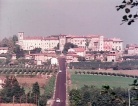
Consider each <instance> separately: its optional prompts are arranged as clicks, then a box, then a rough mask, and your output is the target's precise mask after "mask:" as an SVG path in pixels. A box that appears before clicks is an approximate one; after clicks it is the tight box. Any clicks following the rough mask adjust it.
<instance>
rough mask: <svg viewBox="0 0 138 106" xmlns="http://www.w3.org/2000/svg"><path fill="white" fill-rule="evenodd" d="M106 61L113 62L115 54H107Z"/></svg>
mask: <svg viewBox="0 0 138 106" xmlns="http://www.w3.org/2000/svg"><path fill="white" fill-rule="evenodd" d="M107 61H108V62H115V61H116V55H115V54H108V55H107Z"/></svg>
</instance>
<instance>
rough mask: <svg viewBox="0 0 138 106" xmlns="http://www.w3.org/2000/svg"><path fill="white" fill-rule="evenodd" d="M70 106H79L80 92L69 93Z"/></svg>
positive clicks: (80, 102)
mask: <svg viewBox="0 0 138 106" xmlns="http://www.w3.org/2000/svg"><path fill="white" fill-rule="evenodd" d="M69 95H70V103H71V106H81V104H82V95H81V91H80V90H76V89H72V90H71V91H70V93H69Z"/></svg>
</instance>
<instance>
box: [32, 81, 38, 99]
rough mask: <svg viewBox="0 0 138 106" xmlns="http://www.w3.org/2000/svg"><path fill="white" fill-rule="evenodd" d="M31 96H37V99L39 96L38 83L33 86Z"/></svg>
mask: <svg viewBox="0 0 138 106" xmlns="http://www.w3.org/2000/svg"><path fill="white" fill-rule="evenodd" d="M32 94H33V95H37V97H39V96H40V88H39V84H38V82H36V83H34V84H33V88H32Z"/></svg>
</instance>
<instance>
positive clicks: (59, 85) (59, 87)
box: [53, 57, 66, 106]
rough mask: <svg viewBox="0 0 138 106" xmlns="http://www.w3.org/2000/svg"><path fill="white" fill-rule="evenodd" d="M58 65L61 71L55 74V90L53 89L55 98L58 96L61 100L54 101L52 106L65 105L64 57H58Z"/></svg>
mask: <svg viewBox="0 0 138 106" xmlns="http://www.w3.org/2000/svg"><path fill="white" fill-rule="evenodd" d="M58 61H59V67H60V70H61V71H62V72H59V73H58V75H57V81H56V91H55V98H54V100H56V98H59V99H60V100H61V102H60V103H56V101H54V103H53V106H66V65H65V58H64V57H60V58H59V59H58Z"/></svg>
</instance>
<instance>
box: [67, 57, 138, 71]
mask: <svg viewBox="0 0 138 106" xmlns="http://www.w3.org/2000/svg"><path fill="white" fill-rule="evenodd" d="M80 60H81V59H80V58H79V61H80ZM69 67H70V69H72V68H74V69H92V70H96V69H99V68H100V69H111V68H112V69H113V70H135V69H138V60H126V61H123V62H100V61H82V60H81V61H80V62H71V63H70V64H69Z"/></svg>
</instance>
